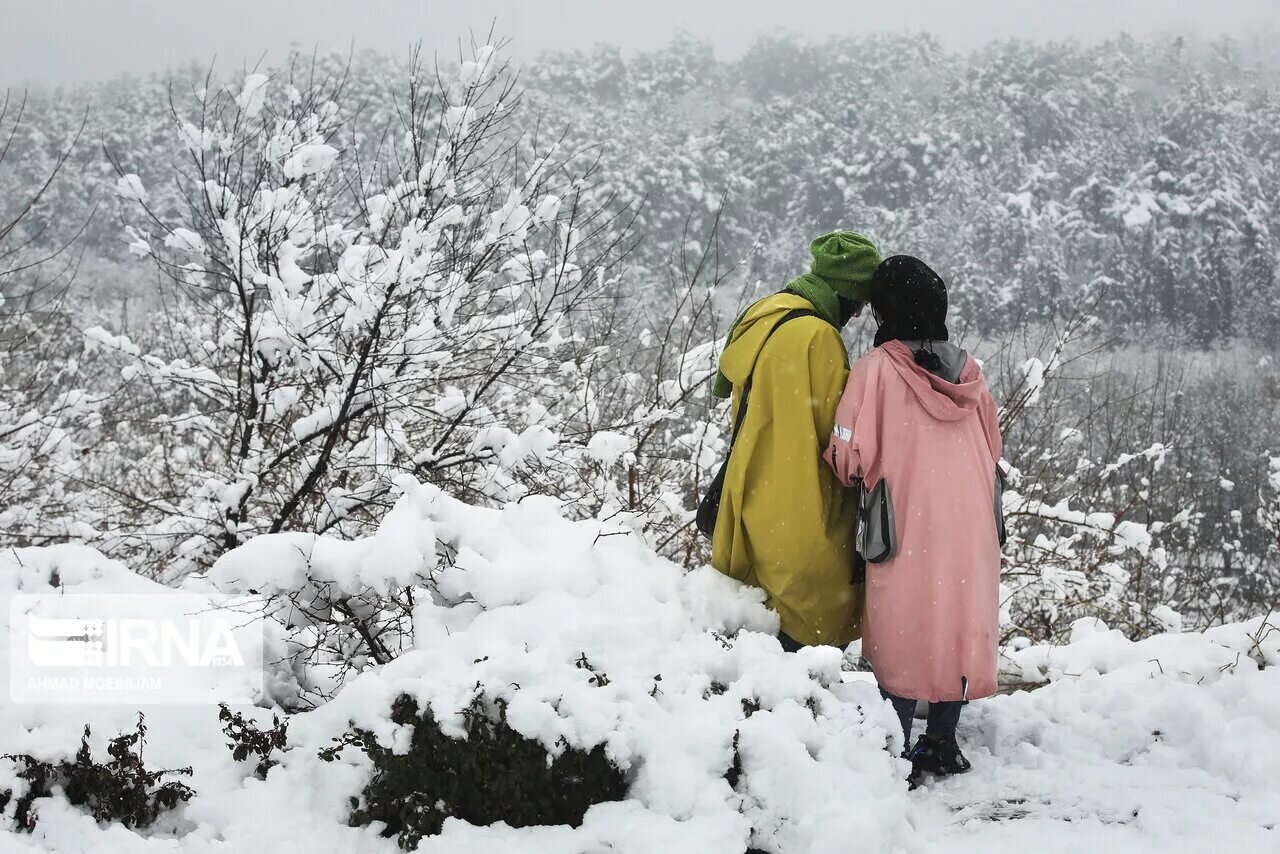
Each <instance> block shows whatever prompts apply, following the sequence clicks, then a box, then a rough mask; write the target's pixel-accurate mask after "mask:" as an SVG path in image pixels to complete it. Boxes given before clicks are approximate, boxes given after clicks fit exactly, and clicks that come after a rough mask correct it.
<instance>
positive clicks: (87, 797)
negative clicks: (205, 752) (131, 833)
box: [0, 714, 195, 832]
mask: <svg viewBox="0 0 1280 854" xmlns="http://www.w3.org/2000/svg"><path fill="white" fill-rule="evenodd" d="M89 735H90V728H89V725H88V724H85V727H84V735H83V737H82V738H81V741H80V749H79V750H78V751H76V755H75V758H74V759H73V760H67V759H63V760H61V761H59V762H45V761H41V760H38V759H36V758H34V757H32V756H29V755H26V754H20V755H14V754H7V755H5V756H3V757H0V758H3V759H5V760H7V761H9V762H13V763H14V764H15V765H16V766H18V767H17V771H16V776H17V778H18V779H19V780H20V781H22V784H23V786H24V790H23V791H21V792H13V791H9V792H0V811H3V810H4V809H5V808H6V806H7V804H8V802H9V800H10V799H13V800H14V820H15V821H16V823H17V825H18V827H19V828H21V829H22V830H25V831H27V832H31V831H33V830H34V829H35V827H36V824H37V823H38V821H39V813H38V810H37V808H36V805H35V802H36V801H37V800H39V799H41V798H49V797H53V795H54V793H55V790H56V791H60V792H61V793H62V794H63V795H64V796H65V797H66V799H67V800H68V801H69V802H70V803H71V804H72V805H73V806H77V807H81V808H83V809H84V810H85V811H87V812H88V813H89V814H90V815H92V816H93V818H94V820H95V821H99V822H119V823H120V824H122V825H124V826H125V827H131V828H145V827H150V826H151V825H152V824H153V823H154V822H155V820H156V817H157V816H159V815H160V814H161V813H162V812H165V811H166V810H171V809H173V808H174V807H176V806H177V805H178V804H180V803H185V802H186V801H189V800H191V798H192V797H193V796H194V795H195V791H194V790H193V789H192V788H191V787H190V786H187V785H186V784H185V783H181V782H179V781H177V780H167V781H165V782H161V781H162V780H164V778H165V777H170V776H187V777H190V776H191V769H190V768H175V769H172V770H165V771H156V770H151V769H149V768H147V766H146V765H145V764H144V763H143V761H142V747H143V744H144V743H145V742H146V735H147V728H146V725H145V723H144V721H143V717H142V715H141V714H139V715H138V725H137V728H136V729H135V730H134V731H133V732H130V733H122V734H120V735H118V736H116V737H115V738H113V739H111V740H110V741H109V742H108V743H107V754H108V756H109V757H110V758H109V759H107V760H106V761H98V760H95V759H94V758H93V753H92V751H91V750H90V748H89Z"/></svg>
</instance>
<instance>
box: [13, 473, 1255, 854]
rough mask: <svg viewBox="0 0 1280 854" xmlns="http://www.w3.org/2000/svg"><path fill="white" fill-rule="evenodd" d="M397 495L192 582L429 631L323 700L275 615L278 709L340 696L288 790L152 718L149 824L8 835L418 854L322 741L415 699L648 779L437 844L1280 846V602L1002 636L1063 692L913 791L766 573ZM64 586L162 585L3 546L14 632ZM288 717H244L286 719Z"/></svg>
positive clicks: (28, 745)
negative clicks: (496, 715)
mask: <svg viewBox="0 0 1280 854" xmlns="http://www.w3.org/2000/svg"><path fill="white" fill-rule="evenodd" d="M400 487H401V488H402V489H404V490H405V492H404V494H403V495H402V497H401V498H400V499H399V502H398V503H397V505H396V507H395V509H394V510H393V511H392V512H391V513H390V514H389V515H388V516H387V518H386V519H385V520H384V521H383V523H382V524H381V526H380V527H379V529H378V531H377V533H376V534H375V535H374V536H372V537H370V538H367V539H364V540H359V541H356V542H351V543H340V542H338V541H333V540H327V539H326V538H323V537H320V538H308V539H307V540H306V541H305V542H302V541H300V540H299V539H298V538H297V537H296V536H295V535H267V536H260V537H257V538H255V539H253V540H250V541H249V542H248V543H246V544H245V545H243V546H241V547H240V548H239V549H237V550H235V551H233V552H231V553H230V554H228V555H227V556H226V557H224V558H223V559H222V560H221V561H219V563H218V564H217V565H215V567H214V569H213V571H212V572H211V573H210V574H209V576H208V577H207V578H193V579H192V580H190V581H189V582H188V583H187V584H186V585H185V587H186V589H187V591H188V592H193V591H194V592H201V591H204V592H206V593H207V592H212V591H213V590H214V589H215V588H214V584H215V583H216V585H217V587H218V589H221V590H223V591H239V590H243V589H248V588H252V589H254V590H257V591H258V592H260V593H264V594H265V593H273V594H277V595H276V597H275V598H274V599H273V600H272V601H276V602H281V601H289V600H287V599H281V598H280V594H282V593H283V592H285V591H297V590H299V589H301V588H303V587H305V586H306V583H307V582H306V578H307V577H310V578H311V579H312V580H313V581H314V580H315V579H316V578H319V577H323V578H324V579H326V580H327V581H328V582H329V583H332V584H336V585H339V586H344V587H346V588H349V589H351V590H353V591H354V590H357V589H360V588H378V587H380V586H385V585H386V584H388V583H395V584H397V585H409V586H410V587H411V588H412V589H413V590H415V591H416V593H417V595H418V599H417V604H416V605H415V607H414V608H413V610H412V632H411V635H412V637H411V640H409V641H407V643H408V644H409V646H410V647H411V648H407V649H406V651H404V652H403V653H402V654H400V655H399V656H398V657H396V658H395V660H394V661H392V662H391V663H389V664H386V665H384V666H380V667H379V666H373V665H372V664H370V663H367V662H366V663H364V664H363V665H361V664H357V667H356V669H361V670H362V672H359V673H358V674H349V675H348V680H347V682H346V684H345V686H344V687H342V688H341V689H340V690H338V691H337V693H336V696H335V697H334V698H333V699H332V700H329V701H328V702H321V701H320V699H319V698H320V696H321V694H323V693H325V692H327V691H328V690H330V689H331V688H332V687H333V679H334V677H333V674H334V672H335V670H334V668H332V667H329V666H327V665H326V662H325V660H324V656H323V655H320V654H318V653H317V654H316V655H313V656H310V657H302V658H299V657H298V656H293V657H292V658H288V659H284V660H282V658H281V656H283V655H287V654H288V652H287V651H288V649H290V648H293V649H297V648H299V647H300V646H301V647H305V646H306V643H305V640H304V637H305V636H306V635H307V633H308V632H312V633H314V632H315V631H316V628H315V627H314V626H306V625H302V623H303V622H305V621H300V620H297V619H296V613H295V615H294V616H293V617H288V616H287V612H288V610H289V609H277V610H275V611H274V613H275V614H276V615H277V616H280V617H285V618H286V620H288V621H291V622H294V623H295V627H294V628H292V629H288V630H286V629H285V628H284V626H283V625H277V627H276V628H275V629H274V630H272V631H270V632H268V660H269V661H274V662H275V663H270V664H268V669H269V670H270V671H271V672H272V677H273V678H272V679H270V680H268V682H269V684H270V685H271V686H272V687H271V691H272V692H273V695H274V697H275V701H277V702H284V703H286V704H290V705H292V706H293V707H295V708H296V707H298V704H299V703H304V704H305V703H306V702H313V703H317V704H318V707H317V708H315V709H314V710H312V711H300V712H296V713H293V714H291V715H289V726H288V741H287V749H285V750H284V751H283V752H279V753H277V754H275V758H277V759H278V760H279V761H280V764H279V766H277V767H274V768H272V769H271V770H270V771H269V773H268V774H267V775H266V779H265V780H262V779H258V778H257V777H256V776H255V775H254V773H253V766H252V763H243V762H242V763H237V762H235V761H234V760H233V758H232V755H231V753H230V751H229V750H228V749H227V748H226V747H225V741H226V739H225V738H224V736H223V734H222V733H221V731H220V730H221V722H220V721H219V719H218V712H217V709H216V707H213V706H208V707H205V706H185V707H184V706H170V707H153V708H148V709H144V710H143V711H145V713H146V723H147V726H148V728H149V732H148V739H147V742H146V745H145V751H144V757H145V761H146V762H147V763H148V765H151V766H154V767H157V768H176V767H182V766H188V765H189V766H191V768H192V775H191V776H190V778H189V779H187V780H186V782H187V784H188V785H190V786H191V787H192V788H193V789H194V790H195V795H194V796H193V797H192V798H191V799H190V800H189V801H188V802H186V803H185V804H181V805H179V806H178V807H177V809H176V810H174V811H172V812H168V813H165V814H163V815H161V817H160V819H159V821H158V822H157V823H156V824H155V825H154V826H152V827H151V828H149V829H147V830H145V831H140V832H135V831H133V830H129V829H126V828H124V827H121V826H119V825H98V824H96V823H95V822H94V821H93V819H92V818H91V817H90V816H88V815H86V814H85V813H84V812H83V811H81V810H79V809H77V808H76V807H73V806H71V805H70V804H69V803H68V802H67V801H66V800H65V799H64V798H63V797H62V796H61V795H60V794H59V793H56V792H55V794H54V796H53V797H50V798H42V799H39V800H37V801H36V802H35V809H36V811H37V814H38V821H37V823H36V826H35V829H34V831H33V832H32V833H30V834H26V833H22V832H17V831H16V829H14V828H13V827H12V825H13V810H14V807H13V806H12V803H11V805H10V806H8V807H7V808H6V810H5V817H4V819H3V821H4V822H5V824H6V825H9V826H10V828H11V830H12V831H13V832H9V833H5V834H3V835H2V836H0V843H2V844H3V847H4V849H5V850H19V851H25V850H31V851H48V852H58V853H59V854H64V853H65V854H71V852H81V851H89V850H104V851H105V850H110V851H112V852H128V851H139V852H141V851H146V852H158V851H167V852H179V851H180V852H231V851H236V852H239V851H263V850H289V851H294V850H301V851H307V852H316V853H317V854H318V852H351V851H365V852H372V851H387V852H391V851H395V850H397V848H396V840H395V839H394V838H383V837H381V836H379V833H378V830H379V827H378V826H377V825H372V826H369V827H363V828H352V827H348V826H347V820H346V819H347V816H348V815H349V812H350V809H351V799H352V798H356V797H359V796H360V793H361V791H362V789H363V788H364V786H365V785H366V783H367V782H368V780H369V777H370V774H371V767H370V763H369V761H368V759H367V758H365V757H364V756H363V755H362V754H361V753H359V752H357V751H353V750H350V749H347V750H345V751H344V752H343V753H342V754H341V755H340V756H339V757H338V758H337V759H336V760H334V761H325V760H324V759H322V758H321V757H320V756H319V751H320V750H322V749H324V748H326V747H330V746H332V745H333V739H334V738H336V737H340V736H342V734H343V733H344V732H345V731H347V730H348V729H349V728H350V727H351V726H352V725H353V724H354V725H355V726H358V727H361V728H364V729H367V730H369V731H370V732H372V733H374V734H376V737H377V738H378V739H379V740H380V741H383V742H384V743H386V744H388V745H399V746H400V749H401V750H403V749H405V748H406V747H407V741H406V739H407V737H408V735H409V733H407V732H406V731H405V730H404V728H402V727H398V726H396V725H394V724H392V723H391V721H390V720H389V716H390V707H391V704H392V702H393V700H394V699H395V698H396V697H397V696H399V695H401V694H409V695H411V696H412V697H414V698H416V699H417V700H418V701H419V703H420V704H421V705H423V706H428V707H430V709H431V710H432V711H433V712H434V713H435V714H436V716H437V717H438V719H439V720H440V721H441V722H442V727H443V728H444V729H446V730H448V729H449V728H451V727H457V728H458V729H457V730H456V731H457V732H461V726H462V723H463V717H464V713H463V710H464V709H465V708H466V707H467V706H468V705H469V704H470V702H471V700H472V699H473V697H474V696H475V695H476V694H477V693H483V694H484V695H486V696H487V697H489V698H491V699H493V700H497V699H501V700H502V701H503V702H504V703H505V704H506V715H507V720H508V722H509V723H510V725H511V727H513V728H514V729H515V730H516V731H518V732H519V733H520V734H522V735H524V736H527V737H529V738H533V739H536V740H537V741H538V742H540V743H541V744H543V745H544V746H546V747H547V748H549V749H552V750H559V749H561V748H562V747H568V746H574V747H579V748H590V747H593V746H595V745H597V744H603V745H604V746H605V750H606V752H607V755H608V757H609V758H610V759H612V760H613V761H614V762H615V763H616V764H617V765H618V766H619V767H620V768H622V769H624V771H625V773H626V783H627V789H626V796H625V799H623V800H621V801H617V802H612V803H601V804H597V805H595V806H593V807H591V808H590V810H588V812H587V813H586V816H585V820H584V821H583V823H582V826H581V827H578V828H570V827H566V826H561V827H543V828H523V829H513V828H510V827H506V826H503V825H497V826H492V827H474V826H471V825H469V824H466V823H464V822H462V821H459V820H456V819H449V820H447V821H446V822H445V825H444V831H443V833H442V834H440V835H439V836H434V837H428V838H427V839H425V840H424V841H423V842H422V844H421V846H420V848H419V850H422V851H431V852H444V851H449V852H480V851H484V852H526V853H527V852H565V854H568V852H584V851H605V850H612V851H627V852H646V851H654V852H658V851H662V852H671V851H689V852H724V854H742V852H743V851H744V850H747V849H748V848H758V849H761V850H766V851H774V852H808V851H837V850H851V849H850V846H856V848H857V850H861V851H903V850H906V851H913V850H918V851H932V850H937V851H948V852H951V851H956V850H973V851H995V850H1036V851H1048V850H1052V851H1074V850H1081V849H1088V850H1105V851H1128V850H1132V851H1194V850H1210V849H1216V850H1223V849H1235V850H1256V851H1261V850H1270V849H1271V848H1273V847H1274V846H1275V845H1276V844H1277V842H1278V840H1280V837H1277V833H1278V832H1280V831H1277V829H1276V828H1277V822H1280V720H1278V719H1277V718H1276V716H1275V714H1274V710H1275V709H1276V708H1280V631H1277V630H1276V629H1275V628H1274V626H1273V625H1270V624H1267V623H1265V622H1264V621H1263V620H1261V619H1258V620H1254V621H1252V622H1249V623H1244V624H1235V625H1229V626H1224V627H1221V628H1218V629H1214V630H1211V631H1209V632H1206V633H1204V634H1199V633H1188V634H1165V635H1157V636H1155V637H1152V638H1150V639H1148V640H1145V641H1142V642H1138V643H1132V642H1130V641H1128V640H1126V639H1125V638H1124V637H1123V636H1121V635H1120V634H1119V633H1118V632H1109V631H1107V630H1106V629H1105V627H1103V626H1101V625H1099V624H1097V623H1096V621H1094V622H1090V621H1081V622H1080V623H1078V624H1077V625H1076V627H1075V630H1074V633H1073V637H1072V641H1071V643H1069V644H1067V645H1063V646H1058V647H1048V646H1025V647H1024V648H1022V649H1019V650H1012V649H1011V650H1007V651H1006V664H1005V670H1006V671H1007V673H1006V675H1007V676H1008V678H1009V679H1010V680H1018V681H1021V682H1023V683H1026V687H1034V683H1044V682H1047V684H1044V685H1043V687H1034V690H1028V691H1018V692H1016V693H1013V694H1012V695H1009V696H1000V697H995V698H993V699H990V700H984V701H978V702H975V703H973V704H971V707H970V711H969V712H968V713H967V714H966V716H965V720H964V722H963V723H962V728H961V740H962V742H963V744H964V745H965V749H966V751H967V752H968V753H969V755H970V757H971V758H972V760H973V762H974V766H975V768H974V771H973V772H971V773H970V774H968V775H966V776H963V777H958V778H953V779H951V780H948V781H946V782H944V783H936V784H934V785H932V786H928V787H925V788H922V789H920V790H918V791H916V792H911V793H908V791H907V787H906V784H905V782H904V777H905V772H906V763H904V762H902V761H901V760H897V759H895V758H893V757H894V756H895V755H896V754H897V753H898V752H899V751H900V750H901V747H902V745H901V736H900V732H899V731H897V730H896V727H895V719H894V716H893V714H892V711H891V710H890V708H889V707H888V706H887V705H886V704H883V703H882V702H881V701H880V700H879V697H878V693H877V691H876V689H875V687H874V684H873V683H871V682H869V681H868V680H867V678H866V674H863V673H857V672H851V668H850V664H849V663H846V662H845V661H844V660H843V659H842V657H841V655H840V654H839V653H838V652H837V651H836V650H834V649H831V648H819V649H811V650H806V651H804V652H802V653H800V654H796V655H788V654H784V653H782V652H781V650H780V648H779V647H778V644H777V642H776V641H775V640H774V639H773V637H772V636H771V635H772V632H773V631H775V629H776V622H775V620H776V618H775V617H774V616H773V615H772V614H771V613H770V612H768V611H767V610H766V609H764V608H763V607H762V606H761V604H760V599H759V596H758V595H757V594H756V593H755V592H754V591H751V590H749V589H746V588H742V587H740V586H738V585H737V584H736V583H735V582H732V581H729V580H727V579H725V578H724V577H722V576H720V575H718V574H716V573H715V572H713V571H712V570H710V569H709V568H703V569H699V570H695V571H693V572H686V571H685V570H683V569H682V568H680V567H678V566H676V565H675V564H672V563H670V562H668V561H666V560H664V559H661V558H659V557H657V556H656V555H654V554H653V553H652V552H651V551H650V550H649V549H647V548H646V547H645V546H644V545H643V544H642V543H641V541H640V540H639V539H638V538H637V537H636V536H634V535H633V534H631V533H628V532H626V531H624V530H623V529H620V528H609V527H608V526H604V525H602V524H601V523H599V522H571V521H566V520H564V519H563V518H562V517H561V516H560V515H559V513H558V511H557V508H556V506H555V505H554V503H553V502H551V501H549V500H545V499H528V500H526V501H524V502H522V503H520V504H513V505H509V506H508V507H507V508H505V509H502V510H491V509H481V508H476V507H472V506H469V505H466V504H463V503H461V502H458V501H456V500H454V499H451V498H449V497H448V496H446V495H444V494H443V493H442V492H440V491H439V490H438V489H436V488H434V487H430V486H419V485H416V484H412V483H409V482H406V481H401V483H400ZM51 580H52V583H56V585H57V586H58V589H60V590H62V591H65V592H66V593H77V592H79V593H113V592H119V593H125V592H130V593H135V594H136V593H141V592H160V591H164V590H167V589H169V588H163V587H160V586H159V585H155V584H154V583H152V582H149V581H146V580H145V579H142V578H140V577H139V576H136V575H134V574H132V573H131V572H130V571H129V570H128V569H126V568H125V567H124V566H122V565H120V564H118V563H115V562H113V561H110V560H107V559H105V558H102V557H101V556H99V555H97V554H96V553H95V552H93V551H92V550H90V549H87V548H83V547H50V548H43V549H41V548H32V549H9V550H6V551H5V552H4V553H3V554H0V584H3V588H2V590H3V593H2V596H3V598H4V600H5V601H4V602H3V603H0V604H3V605H4V608H3V614H4V619H5V620H6V622H7V621H8V619H9V616H10V609H9V604H10V602H11V601H12V600H13V597H14V596H15V595H17V594H19V593H21V594H34V593H40V592H51V591H52V590H53V589H54V587H53V586H52V583H51ZM406 634H408V632H406ZM9 635H10V630H9V626H7V625H6V631H5V633H4V637H5V639H6V643H7V640H8V639H9ZM290 644H293V645H294V646H293V647H290ZM4 652H5V653H6V654H5V655H4V656H3V657H4V659H5V660H6V661H8V655H7V650H5V651H4ZM272 705H273V702H272V701H271V700H269V699H267V698H265V697H264V699H263V700H262V703H261V707H259V708H253V707H245V708H242V709H240V711H243V712H245V713H246V715H247V716H248V717H250V718H252V719H254V720H256V721H257V722H258V723H259V724H260V725H261V726H262V727H263V728H267V727H269V726H270V724H271V717H272V710H270V709H269V708H267V707H269V706H272ZM137 711H138V710H137V709H134V708H130V707H127V706H92V705H60V706H49V705H45V706H40V705H21V704H6V705H5V706H4V708H3V710H2V711H0V751H3V752H5V753H13V754H30V755H33V756H34V757H35V758H37V759H42V760H53V759H57V758H61V757H66V756H69V755H70V754H71V753H73V752H74V751H75V749H76V747H78V745H79V738H80V733H81V729H82V727H83V726H84V724H85V723H89V724H91V726H92V728H93V737H92V738H91V740H90V741H91V745H92V746H93V749H94V751H95V752H97V753H100V754H101V753H103V752H104V744H105V739H106V738H108V737H110V736H113V735H115V734H116V733H118V732H121V731H126V730H129V729H131V728H132V727H133V725H134V722H135V715H136V712H137ZM274 711H275V712H276V713H279V712H280V709H279V708H276V709H275V710H274ZM735 743H736V756H737V758H736V759H735ZM0 769H3V770H0V791H3V790H5V789H11V788H13V789H15V793H17V794H20V793H21V792H22V791H23V789H22V786H23V785H24V784H23V783H21V782H20V781H18V780H16V779H15V778H14V776H13V772H14V770H15V769H16V765H15V764H14V762H12V761H9V760H6V761H5V762H4V763H3V764H0ZM731 772H732V773H731ZM728 778H733V779H734V781H735V782H736V786H731V785H730V781H729V779H728Z"/></svg>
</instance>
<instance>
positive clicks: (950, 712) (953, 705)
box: [880, 688, 964, 749]
mask: <svg viewBox="0 0 1280 854" xmlns="http://www.w3.org/2000/svg"><path fill="white" fill-rule="evenodd" d="M880 696H881V697H884V698H885V699H886V700H888V701H889V702H890V703H892V704H893V710H894V711H895V712H897V713H898V720H899V721H901V723H902V737H903V739H904V740H905V742H906V744H907V748H908V749H910V747H911V724H912V720H913V718H914V717H915V714H916V701H915V700H912V699H911V698H909V697H897V696H894V695H893V694H890V693H889V692H888V691H886V690H884V689H883V688H881V689H880ZM963 706H964V703H963V702H961V701H959V700H948V701H946V702H941V703H930V704H929V720H928V723H927V724H925V733H926V734H927V735H952V734H954V733H955V731H956V725H957V724H959V723H960V709H961V708H962V707H963Z"/></svg>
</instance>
